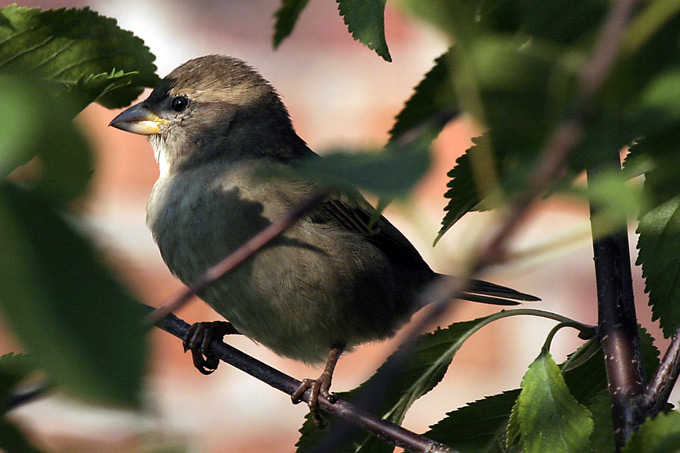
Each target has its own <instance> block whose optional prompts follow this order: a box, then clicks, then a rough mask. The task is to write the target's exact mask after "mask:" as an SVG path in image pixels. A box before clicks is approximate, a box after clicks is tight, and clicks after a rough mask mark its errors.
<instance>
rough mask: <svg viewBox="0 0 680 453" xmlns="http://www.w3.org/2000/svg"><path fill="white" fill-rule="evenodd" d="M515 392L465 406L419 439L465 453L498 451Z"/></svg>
mask: <svg viewBox="0 0 680 453" xmlns="http://www.w3.org/2000/svg"><path fill="white" fill-rule="evenodd" d="M518 395H519V390H510V391H508V392H503V393H501V394H499V395H494V396H488V397H486V398H484V399H481V400H477V401H475V402H473V403H469V404H467V405H466V406H464V407H461V408H460V409H457V410H455V411H453V412H449V413H447V414H446V418H444V419H442V420H441V421H439V422H438V423H436V424H435V425H432V426H431V427H430V430H429V431H427V432H426V433H424V434H423V436H425V437H427V438H429V439H432V440H436V441H437V442H441V443H443V444H445V445H448V446H450V447H452V448H455V449H456V450H459V451H461V452H465V453H477V452H479V453H481V452H494V451H501V450H502V448H501V445H503V443H504V437H505V433H504V430H505V425H506V423H507V421H508V416H509V414H510V411H511V409H512V407H513V405H514V404H515V400H516V399H517V396H518Z"/></svg>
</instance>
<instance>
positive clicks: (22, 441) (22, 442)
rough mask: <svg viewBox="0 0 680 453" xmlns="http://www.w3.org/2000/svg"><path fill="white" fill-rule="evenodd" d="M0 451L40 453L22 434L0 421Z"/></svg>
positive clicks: (15, 428)
mask: <svg viewBox="0 0 680 453" xmlns="http://www.w3.org/2000/svg"><path fill="white" fill-rule="evenodd" d="M0 451H5V452H8V453H14V452H17V453H40V451H41V450H38V449H37V448H35V447H34V446H33V445H31V444H30V442H28V440H27V439H26V436H25V435H24V433H22V432H21V431H20V430H19V429H18V428H17V427H16V426H14V425H11V424H9V423H7V422H6V421H4V420H0Z"/></svg>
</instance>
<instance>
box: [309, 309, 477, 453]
mask: <svg viewBox="0 0 680 453" xmlns="http://www.w3.org/2000/svg"><path fill="white" fill-rule="evenodd" d="M489 318H490V317H488V316H487V317H483V318H477V319H474V320H472V321H466V322H459V323H455V324H452V325H451V326H450V327H448V328H446V329H437V330H436V331H434V332H432V333H428V334H425V335H422V336H421V337H419V339H418V341H417V342H416V343H415V345H414V347H413V349H412V350H411V351H410V352H411V353H410V354H409V358H408V361H407V362H406V364H405V365H404V366H403V368H401V370H402V371H401V374H400V375H399V377H398V380H397V381H396V382H393V383H392V386H391V387H390V388H389V389H385V388H382V389H381V399H380V401H379V403H378V405H377V407H375V408H371V409H372V412H373V413H375V414H378V415H379V416H380V417H381V418H385V419H387V420H389V421H391V422H393V423H397V424H400V423H401V422H402V420H403V418H404V415H405V414H406V411H407V410H408V409H409V408H410V407H411V405H412V404H413V402H414V401H416V400H417V399H418V398H420V397H421V396H422V395H424V394H426V393H427V392H429V391H430V390H432V389H433V388H434V387H435V386H436V385H437V384H438V383H439V381H441V379H442V378H443V377H444V374H445V373H446V370H447V368H448V366H449V364H450V363H451V360H453V357H454V356H455V354H456V353H457V352H458V350H459V349H460V347H461V346H462V345H463V342H464V341H465V340H466V339H467V338H468V337H469V336H470V335H471V334H472V333H473V332H475V331H477V330H478V329H479V328H481V327H482V326H484V325H486V324H487V323H488V322H489ZM399 354H400V352H399V351H397V352H396V353H395V354H393V355H392V356H390V357H389V358H388V359H387V361H386V362H385V363H384V364H383V365H382V366H381V367H380V368H379V369H378V371H377V372H376V374H375V375H373V376H372V377H371V378H370V379H369V380H368V381H366V382H364V383H363V384H361V385H360V386H359V387H357V388H356V389H354V390H352V391H350V392H342V393H338V397H339V398H342V399H345V400H348V401H350V402H355V403H357V404H362V402H365V401H366V400H365V398H366V395H365V389H367V388H368V389H374V385H375V384H374V382H375V381H378V382H383V381H382V379H383V375H384V373H385V370H387V369H391V368H392V366H393V363H394V361H395V360H396V358H397V357H399ZM330 423H331V424H333V423H335V421H334V419H333V418H331V420H330ZM329 431H332V430H330V429H329V430H324V431H321V430H319V429H318V428H317V427H316V426H314V424H313V423H312V422H311V419H310V418H307V421H306V422H305V424H304V425H303V426H302V428H300V433H301V436H300V439H299V440H298V442H297V444H296V445H297V447H298V450H297V451H298V453H304V452H309V451H314V449H315V448H316V447H317V446H318V445H319V443H320V442H322V441H323V440H324V439H325V437H326V436H327V433H328V432H329ZM348 444H349V445H347V446H345V448H343V449H339V450H338V451H339V452H354V453H357V452H362V453H366V452H369V451H370V452H375V451H381V452H382V451H392V447H391V446H389V445H387V444H385V443H384V442H383V441H382V440H380V439H378V438H376V437H375V436H371V435H367V434H365V433H362V434H361V435H360V436H357V437H356V438H354V439H348Z"/></svg>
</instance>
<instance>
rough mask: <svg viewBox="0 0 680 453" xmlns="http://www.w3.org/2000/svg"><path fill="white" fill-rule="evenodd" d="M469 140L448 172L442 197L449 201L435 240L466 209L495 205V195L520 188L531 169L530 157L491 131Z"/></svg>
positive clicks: (486, 207) (484, 208) (479, 209)
mask: <svg viewBox="0 0 680 453" xmlns="http://www.w3.org/2000/svg"><path fill="white" fill-rule="evenodd" d="M494 142H497V143H498V146H495V145H494V144H493V143H494ZM472 143H473V145H472V146H471V147H470V148H468V149H467V150H466V151H465V153H464V154H463V155H461V156H460V157H459V158H458V159H456V165H455V166H454V167H453V169H452V170H451V171H449V172H448V173H447V176H449V178H451V180H450V181H449V182H448V183H447V184H446V187H448V190H447V191H446V193H445V194H444V197H445V198H448V199H449V202H448V203H447V205H446V207H445V208H444V211H445V212H446V215H445V216H444V219H443V220H442V227H441V229H440V230H439V233H438V235H437V238H436V239H435V243H436V241H438V240H439V239H440V238H441V237H442V236H443V235H444V233H446V232H447V231H448V230H449V228H451V227H452V226H453V225H454V224H455V223H456V222H457V221H458V220H460V219H461V218H462V217H463V216H464V215H465V214H467V213H468V212H470V211H481V210H486V209H492V208H495V207H496V206H497V201H496V199H495V198H494V195H498V194H499V192H505V191H507V192H514V191H516V190H518V189H519V188H520V187H523V185H524V182H525V181H526V178H527V175H528V173H529V172H530V171H531V170H532V169H533V163H534V159H533V158H532V157H531V156H527V155H526V154H525V153H524V150H522V149H513V148H512V146H511V145H510V144H509V143H502V142H500V140H498V139H497V138H496V134H495V132H494V131H489V132H487V133H485V134H484V135H482V136H481V137H476V138H473V139H472ZM500 199H501V198H498V200H500Z"/></svg>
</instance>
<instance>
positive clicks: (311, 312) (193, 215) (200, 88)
mask: <svg viewBox="0 0 680 453" xmlns="http://www.w3.org/2000/svg"><path fill="white" fill-rule="evenodd" d="M110 125H111V126H114V127H117V128H119V129H123V130H126V131H129V132H134V133H137V134H143V135H149V136H150V137H151V144H152V145H153V148H154V151H155V154H156V159H157V160H158V163H159V166H160V177H159V178H158V181H157V182H156V184H155V186H154V188H153V191H152V193H151V197H150V198H149V203H148V206H147V223H148V225H149V227H150V228H151V231H152V232H153V236H154V239H155V240H156V242H157V243H158V247H159V248H160V251H161V254H162V256H163V259H164V260H165V262H166V264H167V265H168V267H169V268H170V270H171V271H172V272H173V274H175V275H176V276H177V277H179V278H180V279H181V280H182V281H183V282H185V283H187V284H189V283H191V282H193V281H195V280H196V279H197V278H198V277H199V276H200V275H201V274H202V273H203V272H204V271H205V270H206V269H207V268H208V267H210V266H212V265H214V264H215V263H217V262H218V261H220V260H221V259H222V258H224V257H226V256H227V255H229V254H230V253H231V252H232V251H234V250H235V249H236V248H237V247H238V246H240V245H241V244H243V243H244V242H245V241H246V240H248V239H249V238H251V237H252V236H254V235H255V234H257V233H258V232H259V231H261V230H262V229H263V228H265V227H266V226H267V225H269V224H270V223H271V222H272V221H274V220H276V219H277V218H279V217H281V216H282V215H283V214H285V213H286V212H287V211H289V210H290V209H291V207H293V206H295V205H296V204H298V203H299V202H300V201H301V200H302V199H304V198H305V197H307V196H308V195H310V194H312V193H313V192H315V191H316V190H317V188H316V187H315V186H314V184H313V183H310V182H305V181H294V180H291V179H282V178H274V177H271V178H263V177H262V175H261V174H262V173H263V170H272V169H277V168H283V169H285V168H289V167H291V166H294V165H295V164H296V162H298V161H299V160H300V159H303V158H306V157H310V156H314V155H315V154H314V153H313V152H312V151H311V150H310V149H309V148H308V147H307V145H306V144H305V142H304V141H302V139H300V137H298V135H297V134H296V133H295V131H294V130H293V127H292V125H291V122H290V119H289V117H288V112H287V111H286V108H285V107H284V105H283V103H282V102H281V100H280V98H279V96H278V95H277V93H276V91H275V90H274V89H273V88H272V86H271V85H269V83H268V82H267V81H266V80H264V79H263V78H262V77H261V76H260V75H259V74H258V73H257V72H256V71H255V70H253V69H252V68H250V67H249V66H247V65H246V64H245V63H244V62H242V61H241V60H238V59H235V58H230V57H224V56H217V55H210V56H205V57H200V58H196V59H193V60H190V61H188V62H186V63H184V64H183V65H181V66H179V67H178V68H177V69H175V70H174V71H172V72H171V73H170V74H169V75H168V76H167V77H165V78H164V79H163V80H162V81H161V82H160V83H159V84H158V86H157V87H156V88H155V89H154V90H153V92H152V93H151V95H150V96H149V97H148V99H146V100H145V101H143V102H142V103H140V104H137V105H135V106H133V107H131V108H129V109H127V110H125V111H124V112H123V113H121V114H120V115H118V116H117V117H116V118H115V119H114V120H113V121H111V124H110ZM270 173H271V172H270ZM372 215H373V208H372V207H371V206H370V205H369V204H368V203H367V202H366V201H365V200H363V199H361V198H354V197H353V198H350V197H346V196H342V195H334V196H329V197H328V198H327V199H326V201H325V202H324V203H323V204H322V205H321V206H319V208H317V209H316V210H315V211H314V212H313V213H312V214H311V215H309V216H307V217H304V218H302V219H300V220H299V221H298V222H297V223H296V224H295V225H294V226H293V227H292V228H290V229H289V230H287V231H286V232H285V233H284V234H283V235H282V236H281V237H280V238H278V239H277V240H275V242H273V243H272V244H271V245H269V246H268V247H266V248H265V249H263V250H262V251H261V252H260V253H258V254H257V255H256V256H254V257H253V258H252V259H251V260H250V261H248V262H246V263H245V264H244V265H242V266H241V267H240V268H238V269H237V270H236V271H235V272H233V273H231V274H229V275H227V276H226V277H225V278H223V279H222V280H220V281H219V282H217V283H216V284H214V285H212V286H210V287H208V288H207V289H205V290H204V291H202V292H201V293H200V297H201V298H202V299H204V300H205V301H206V302H208V303H209V304H210V305H211V306H212V307H213V308H214V309H215V310H216V311H217V312H218V313H220V314H221V315H223V316H224V317H225V318H226V319H228V320H229V321H230V323H231V326H232V327H229V326H227V327H224V328H223V329H222V330H218V335H224V334H225V333H235V332H239V333H242V334H245V335H247V336H248V337H250V338H252V339H253V340H255V341H257V342H259V343H262V344H263V345H265V346H267V347H269V348H270V349H272V350H273V351H274V352H276V353H277V354H280V355H283V356H286V357H290V358H293V359H297V360H302V361H304V362H307V363H317V362H323V361H324V360H326V358H328V361H327V364H326V369H325V371H324V373H323V374H322V375H321V377H320V378H318V379H314V380H310V379H308V380H305V383H304V384H303V386H302V387H301V388H300V389H299V391H298V392H297V393H296V395H294V400H296V399H297V400H299V398H300V397H301V395H302V393H304V391H305V390H306V389H307V388H312V394H313V395H312V396H313V397H312V398H311V403H310V408H311V409H312V410H313V412H314V413H315V415H317V414H316V410H315V409H316V399H317V397H318V394H319V392H321V393H322V394H323V395H325V396H330V395H329V393H328V390H329V387H330V381H331V377H332V373H333V369H334V366H335V362H336V361H337V359H338V357H339V355H340V353H341V351H342V350H343V349H345V348H351V347H352V346H354V345H357V344H359V343H363V342H367V341H372V340H381V339H384V338H387V337H389V336H391V335H392V334H393V333H394V332H395V330H396V329H397V328H398V327H400V326H401V325H402V324H403V323H404V322H405V321H407V320H408V319H409V317H410V316H411V315H412V314H413V313H414V312H415V311H416V310H417V309H418V308H420V306H418V305H416V301H417V300H418V294H419V293H420V292H421V290H422V289H423V288H424V286H425V285H427V284H428V283H429V282H431V281H432V280H433V279H435V278H437V276H438V274H436V273H434V272H433V271H432V270H431V269H430V267H429V266H428V265H427V264H426V263H425V262H424V261H423V259H422V258H421V257H420V255H419V254H418V252H417V251H416V249H415V248H414V247H413V246H412V245H411V243H410V242H409V241H408V240H407V239H406V238H405V237H404V236H403V235H402V234H401V233H400V232H399V230H397V229H396V228H395V227H394V226H393V225H392V224H391V223H389V222H388V221H387V220H386V219H385V218H384V217H379V218H378V220H377V223H376V224H375V225H373V226H371V227H369V222H370V219H371V218H372ZM459 297H460V298H462V299H468V300H472V301H476V302H484V303H492V304H500V305H514V304H516V302H514V301H516V300H523V301H530V300H538V299H537V298H535V297H533V296H529V295H526V294H522V293H519V292H517V291H515V290H512V289H510V288H506V287H502V286H498V285H495V284H492V283H487V282H482V281H473V282H472V284H471V287H470V290H469V292H465V293H462V294H460V295H459ZM223 326H224V325H223ZM204 331H205V329H201V328H199V329H198V333H199V334H201V335H202V334H203V333H204ZM199 337H200V335H198V337H196V336H195V337H194V338H189V339H187V340H185V344H188V346H189V347H190V349H192V352H193V355H194V364H195V365H196V366H197V367H198V368H199V370H201V371H202V372H204V373H209V372H211V371H212V370H214V369H215V368H216V367H217V361H216V360H215V359H214V358H212V357H209V356H206V355H205V354H206V353H205V351H203V350H201V348H200V347H198V346H200V344H201V342H202V340H201V338H199ZM329 351H330V354H329Z"/></svg>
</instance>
